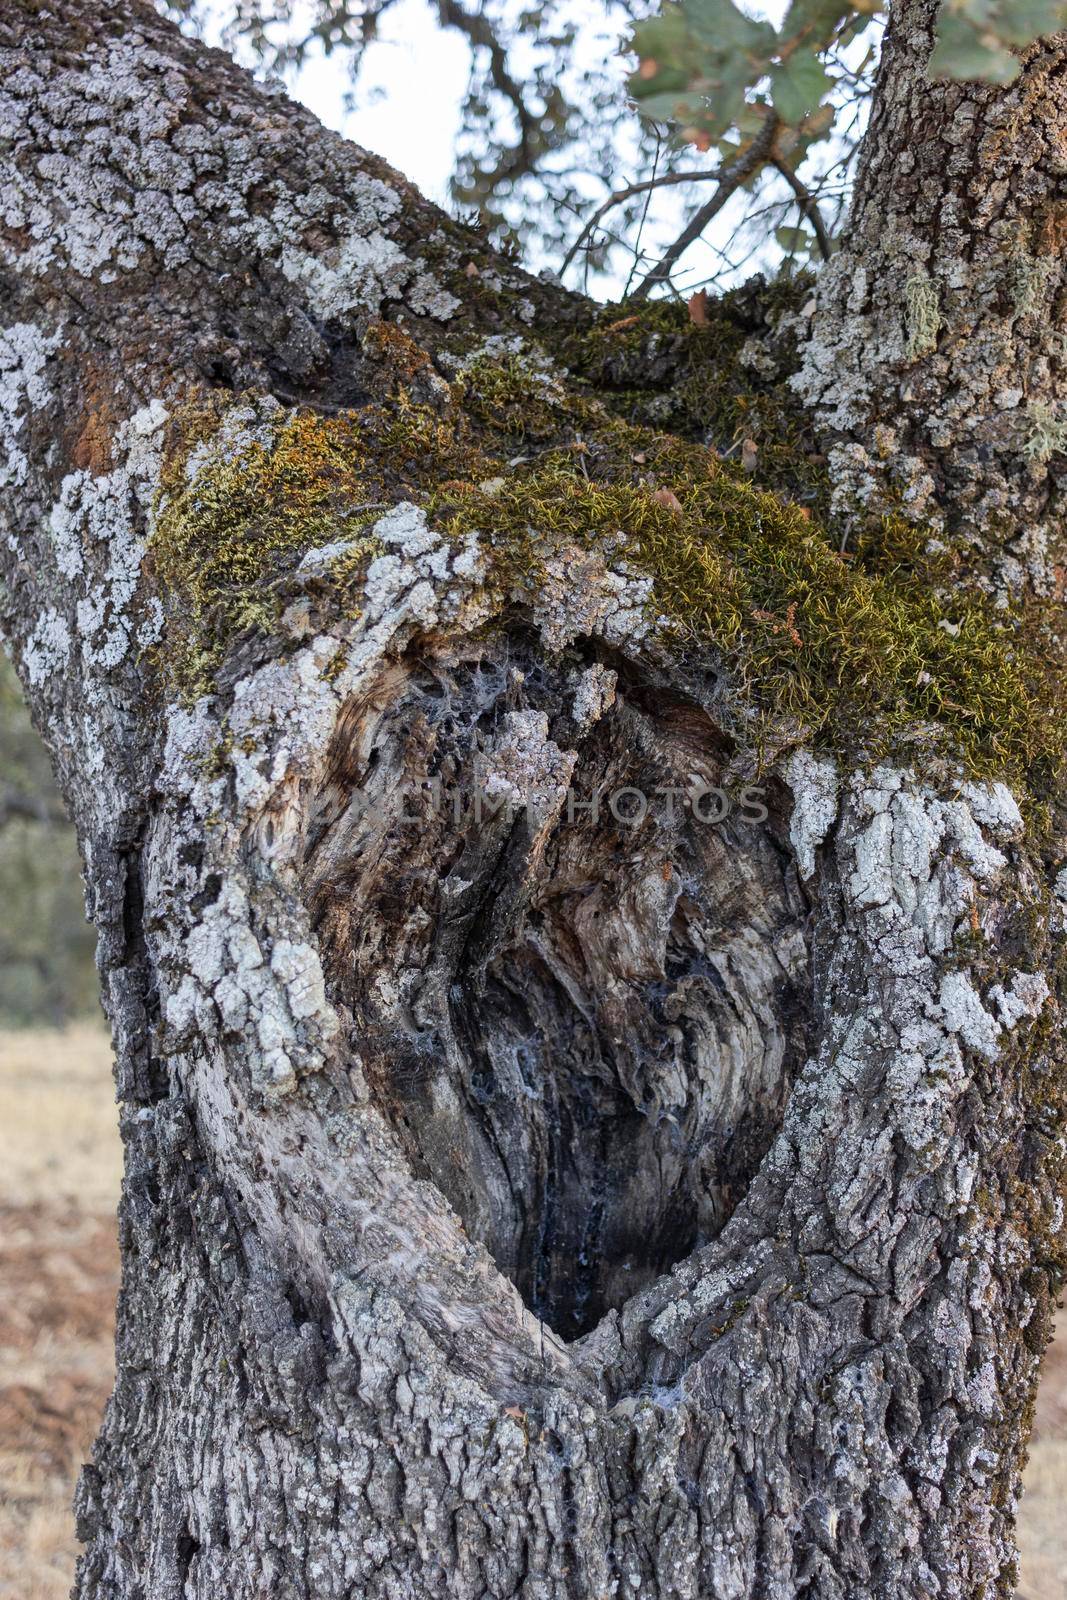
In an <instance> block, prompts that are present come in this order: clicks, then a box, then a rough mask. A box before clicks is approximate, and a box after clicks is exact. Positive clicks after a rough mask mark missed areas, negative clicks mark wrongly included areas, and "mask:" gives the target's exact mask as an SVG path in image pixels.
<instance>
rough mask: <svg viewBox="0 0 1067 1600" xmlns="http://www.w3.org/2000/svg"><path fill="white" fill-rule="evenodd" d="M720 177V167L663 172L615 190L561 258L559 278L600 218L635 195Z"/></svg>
mask: <svg viewBox="0 0 1067 1600" xmlns="http://www.w3.org/2000/svg"><path fill="white" fill-rule="evenodd" d="M721 176H722V168H721V167H716V168H715V170H714V171H713V172H664V173H661V174H660V175H659V177H656V178H645V179H643V180H642V181H641V182H640V183H629V184H627V185H626V187H625V188H624V189H616V190H615V192H614V194H610V195H609V196H608V198H607V199H606V200H605V201H604V203H603V204H602V205H600V206H598V207H597V209H596V211H594V213H593V215H592V216H591V217H590V218H589V221H588V222H587V223H586V224H585V227H584V228H583V229H582V231H581V233H580V234H579V235H578V237H577V239H575V241H574V243H573V244H572V245H571V247H570V249H569V250H568V251H567V254H566V255H565V256H564V258H563V264H562V266H561V267H560V269H559V274H560V277H562V276H563V274H564V273H565V272H566V270H567V268H568V267H569V266H570V264H571V262H572V261H573V260H574V258H575V256H576V255H577V254H578V252H579V250H580V249H581V248H582V246H583V244H584V243H585V241H586V239H588V238H589V235H590V234H591V233H592V232H593V231H594V229H595V228H596V226H597V224H598V223H599V222H600V220H601V218H602V217H605V216H607V214H608V212H609V211H611V210H612V209H613V208H614V207H615V206H621V205H622V204H624V202H625V201H627V200H632V199H633V198H634V196H635V195H639V194H648V193H649V192H650V191H651V190H653V189H666V188H669V187H670V186H671V185H672V184H675V183H707V181H708V180H709V179H710V178H720V177H721Z"/></svg>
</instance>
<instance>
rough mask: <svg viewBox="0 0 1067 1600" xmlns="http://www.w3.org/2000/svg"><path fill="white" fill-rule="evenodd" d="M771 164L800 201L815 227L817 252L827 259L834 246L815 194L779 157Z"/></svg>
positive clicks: (801, 206) (831, 253)
mask: <svg viewBox="0 0 1067 1600" xmlns="http://www.w3.org/2000/svg"><path fill="white" fill-rule="evenodd" d="M771 166H772V167H774V168H775V170H776V171H778V172H780V173H781V175H782V177H783V178H784V179H785V181H786V183H787V184H788V185H789V187H790V188H791V189H792V191H793V193H794V194H795V195H796V197H797V200H798V201H799V203H800V209H801V211H802V212H803V213H804V215H805V216H806V217H807V218H808V220H809V222H810V223H811V225H812V227H813V228H814V229H815V237H816V239H817V240H818V241H819V254H820V255H821V256H822V258H823V260H824V261H829V259H830V257H831V256H832V255H833V250H834V247H833V244H832V242H831V239H830V235H829V234H828V233H827V231H826V224H825V222H824V221H823V219H822V212H821V211H820V210H819V206H818V202H817V201H816V199H815V196H814V195H813V194H812V193H811V191H810V189H807V188H805V186H804V185H803V184H802V183H801V181H800V179H799V178H798V177H797V175H796V173H795V172H794V171H793V169H792V167H790V166H789V165H788V164H787V163H786V162H785V161H782V160H780V159H779V157H777V156H775V158H774V160H773V161H772V162H771Z"/></svg>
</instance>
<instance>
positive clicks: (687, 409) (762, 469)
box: [558, 274, 831, 516]
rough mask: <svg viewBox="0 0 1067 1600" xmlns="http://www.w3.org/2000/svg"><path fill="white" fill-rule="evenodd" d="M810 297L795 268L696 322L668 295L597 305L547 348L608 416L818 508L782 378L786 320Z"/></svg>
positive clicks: (822, 479)
mask: <svg viewBox="0 0 1067 1600" xmlns="http://www.w3.org/2000/svg"><path fill="white" fill-rule="evenodd" d="M811 293H812V280H811V278H810V277H809V276H807V275H806V274H805V275H800V276H798V277H796V278H782V279H779V280H777V281H775V282H773V283H769V284H768V283H765V282H764V281H763V279H761V278H755V279H753V280H752V281H751V282H750V283H748V284H746V285H744V287H742V288H740V289H735V290H731V291H730V292H729V293H727V294H725V295H722V296H720V297H719V298H718V299H716V300H711V299H708V300H707V301H706V302H701V303H700V305H699V308H697V307H694V311H695V312H696V314H697V316H698V317H699V318H700V320H699V321H697V322H694V321H693V316H692V314H691V313H690V311H689V309H688V308H687V307H686V306H684V305H680V304H679V303H677V302H675V301H657V302H654V303H653V304H652V305H644V306H642V307H641V308H640V310H637V309H635V308H634V307H632V306H629V305H627V304H626V303H623V304H621V305H617V306H607V307H605V308H604V309H603V311H602V312H601V313H600V314H599V316H598V317H597V318H596V320H595V322H594V323H593V324H592V325H591V326H590V327H589V328H587V329H585V330H583V331H582V332H581V333H580V334H574V333H571V334H569V335H566V336H564V337H563V338H562V339H561V340H559V341H558V349H559V353H560V357H561V359H562V360H563V361H565V362H566V363H567V365H568V366H569V367H570V369H571V370H572V372H573V373H574V376H575V378H576V379H577V380H578V381H579V382H580V383H581V384H583V385H588V386H589V388H590V390H591V391H592V392H594V393H596V394H597V395H598V396H600V397H601V398H602V399H603V401H604V403H605V404H606V405H608V406H609V407H610V408H611V409H612V411H614V412H615V413H616V414H617V415H620V416H623V417H625V418H627V419H628V420H630V421H633V422H635V423H637V424H639V425H643V426H646V427H647V426H649V425H653V426H657V427H669V428H670V429H671V430H672V431H673V432H675V433H677V434H679V435H680V436H681V437H683V438H686V439H691V440H694V441H699V442H700V443H703V444H706V445H707V446H709V447H710V448H712V449H714V450H715V451H717V453H718V454H720V455H723V456H726V457H731V456H734V455H736V456H737V457H738V459H743V460H744V462H745V465H746V470H747V471H748V472H749V474H750V475H751V476H752V478H753V481H754V482H756V483H758V484H760V485H762V486H763V487H765V488H768V489H772V490H773V491H774V492H775V493H777V494H780V495H782V496H784V497H785V498H788V499H792V500H796V501H798V502H799V503H800V504H802V505H806V506H808V507H810V508H811V509H812V510H815V511H817V512H818V513H819V514H820V515H823V516H826V515H828V513H829V506H830V490H831V484H830V479H829V475H828V473H827V470H826V458H825V456H824V455H822V453H821V451H820V449H819V447H818V444H817V442H816V440H815V436H814V434H813V432H812V429H811V423H810V419H809V418H808V417H807V416H806V415H805V413H804V410H803V407H802V406H801V405H800V404H799V403H798V401H797V400H796V397H795V396H794V395H793V394H792V393H791V391H790V390H789V388H788V386H787V382H786V380H787V379H788V378H789V377H790V375H791V374H792V373H793V372H794V371H795V370H796V367H797V362H798V356H797V349H796V341H795V338H794V336H793V334H792V332H791V320H792V318H793V316H794V315H795V313H796V312H797V311H798V310H799V309H800V307H801V306H802V305H803V304H804V303H805V302H806V301H807V300H808V299H810V296H811Z"/></svg>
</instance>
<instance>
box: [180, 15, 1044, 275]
mask: <svg viewBox="0 0 1067 1600" xmlns="http://www.w3.org/2000/svg"><path fill="white" fill-rule="evenodd" d="M160 3H161V4H163V5H164V6H165V7H166V8H167V9H169V10H171V11H172V12H178V13H179V14H180V15H181V16H182V18H183V19H184V21H185V23H186V25H187V26H188V27H190V28H192V29H194V30H196V31H198V32H200V33H202V34H204V35H205V36H206V37H209V38H213V39H217V40H219V41H220V42H222V43H224V44H226V45H227V46H228V47H230V48H231V49H234V50H235V51H236V52H237V53H238V54H239V55H241V56H243V58H244V59H245V60H246V61H248V62H249V63H250V64H253V65H258V66H259V67H261V68H263V69H264V70H267V71H270V72H274V73H280V74H282V75H283V77H285V78H286V80H287V81H288V82H289V83H290V85H295V86H296V87H297V89H298V90H299V87H300V83H301V80H302V78H303V77H305V76H306V75H307V74H308V73H309V72H311V71H313V69H314V67H315V64H316V63H317V62H319V63H321V62H322V61H324V60H326V59H333V60H338V59H339V60H342V61H343V62H344V63H345V65H346V68H347V76H348V82H349V92H348V99H349V103H350V104H359V103H360V102H361V100H364V99H365V98H366V97H367V95H368V93H369V92H371V91H370V90H369V89H368V88H367V75H366V68H367V63H368V61H369V59H370V58H371V56H372V55H373V53H374V51H375V49H376V48H378V47H379V46H380V45H381V41H382V40H383V38H384V37H385V36H386V34H387V33H388V32H389V29H390V26H391V25H392V24H393V23H396V22H398V21H399V22H400V25H401V27H402V29H406V30H408V32H410V31H411V30H412V29H419V30H425V31H428V32H430V31H435V30H436V32H437V33H438V34H439V35H441V36H442V37H443V36H445V35H447V36H448V37H449V38H451V39H452V40H459V41H462V46H463V48H464V49H465V51H466V61H467V79H466V91H465V94H464V96H463V105H462V114H461V118H460V123H459V131H458V136H457V137H456V140H455V161H454V165H453V168H452V173H451V179H450V184H449V194H450V199H451V203H452V205H453V207H454V208H455V210H456V211H457V212H458V213H460V214H461V215H464V216H467V217H469V218H471V220H472V221H474V222H476V224H477V225H478V226H480V227H483V228H485V229H486V230H487V231H488V232H489V233H490V234H491V235H492V236H493V237H494V239H495V240H496V241H497V243H503V244H505V245H508V246H510V247H511V248H513V249H514V250H515V251H516V252H517V253H518V254H519V255H521V256H522V258H523V259H524V261H525V262H526V264H527V265H529V266H531V267H532V268H534V269H535V270H537V269H541V270H548V271H552V272H555V273H558V274H559V275H561V276H563V277H564V278H565V279H566V281H567V282H568V283H570V284H572V285H573V286H574V287H576V288H582V289H586V290H589V291H591V292H593V293H599V294H601V295H604V296H614V297H625V296H627V295H636V296H637V297H641V298H643V297H644V296H646V295H648V294H650V293H652V292H655V293H658V294H676V295H684V296H686V297H688V296H690V295H691V294H692V293H694V292H695V291H696V290H699V289H701V288H707V287H714V288H725V287H729V286H731V285H732V284H735V283H736V282H738V281H740V280H741V279H743V278H744V277H746V276H748V275H750V274H751V273H752V272H754V271H756V270H762V271H764V272H767V273H773V272H777V271H782V270H785V271H791V270H794V269H795V268H797V267H798V266H808V265H818V264H819V263H820V262H822V261H824V260H825V259H827V258H828V257H829V255H830V254H831V253H832V251H833V248H834V241H835V238H836V237H837V236H838V235H839V233H840V229H841V227H842V224H843V220H844V216H845V212H846V209H847V204H848V197H849V193H850V190H851V185H852V177H853V169H854V165H855V160H856V157H857V152H858V148H859V141H860V138H861V135H862V133H863V129H864V127H865V125H866V119H867V108H868V103H869V97H870V93H871V89H872V87H873V82H874V75H875V72H876V70H877V64H878V55H879V47H880V43H881V38H882V32H883V26H884V20H885V12H886V6H885V4H884V3H882V0H855V3H843V0H764V3H758V0H749V3H739V0H667V3H666V4H662V5H660V4H658V3H657V0H533V3H525V0H424V4H423V5H422V6H421V7H419V6H418V5H417V4H416V3H415V0H160ZM1065 22H1067V4H1064V3H1063V0H942V4H941V7H940V13H939V18H938V35H939V37H938V48H937V52H936V55H935V69H936V70H937V71H938V72H940V73H941V74H942V75H944V76H955V77H967V78H987V79H990V80H992V81H996V82H1000V83H1003V82H1006V81H1008V80H1010V78H1011V77H1012V76H1013V75H1014V74H1015V72H1016V71H1017V70H1018V62H1017V60H1016V56H1015V54H1013V52H1015V51H1017V50H1019V49H1020V48H1023V47H1025V46H1026V45H1027V44H1029V43H1030V42H1031V41H1032V40H1033V39H1035V38H1037V37H1039V36H1041V35H1042V34H1045V33H1050V32H1053V31H1055V30H1056V29H1058V28H1060V27H1063V26H1064V25H1065ZM394 37H395V36H394ZM389 94H390V98H391V99H393V100H396V99H401V100H402V99H403V98H404V97H405V96H408V97H410V105H409V107H408V116H409V120H410V126H411V129H412V133H413V137H422V138H425V139H428V140H433V139H434V138H435V134H436V130H435V129H434V128H433V127H432V126H426V124H425V114H424V103H423V102H424V82H420V79H419V77H418V75H408V76H407V77H406V78H405V76H404V75H403V74H399V75H391V76H390V90H389ZM313 103H314V102H313ZM316 109H320V108H319V106H318V104H317V103H316ZM401 165H403V162H401Z"/></svg>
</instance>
